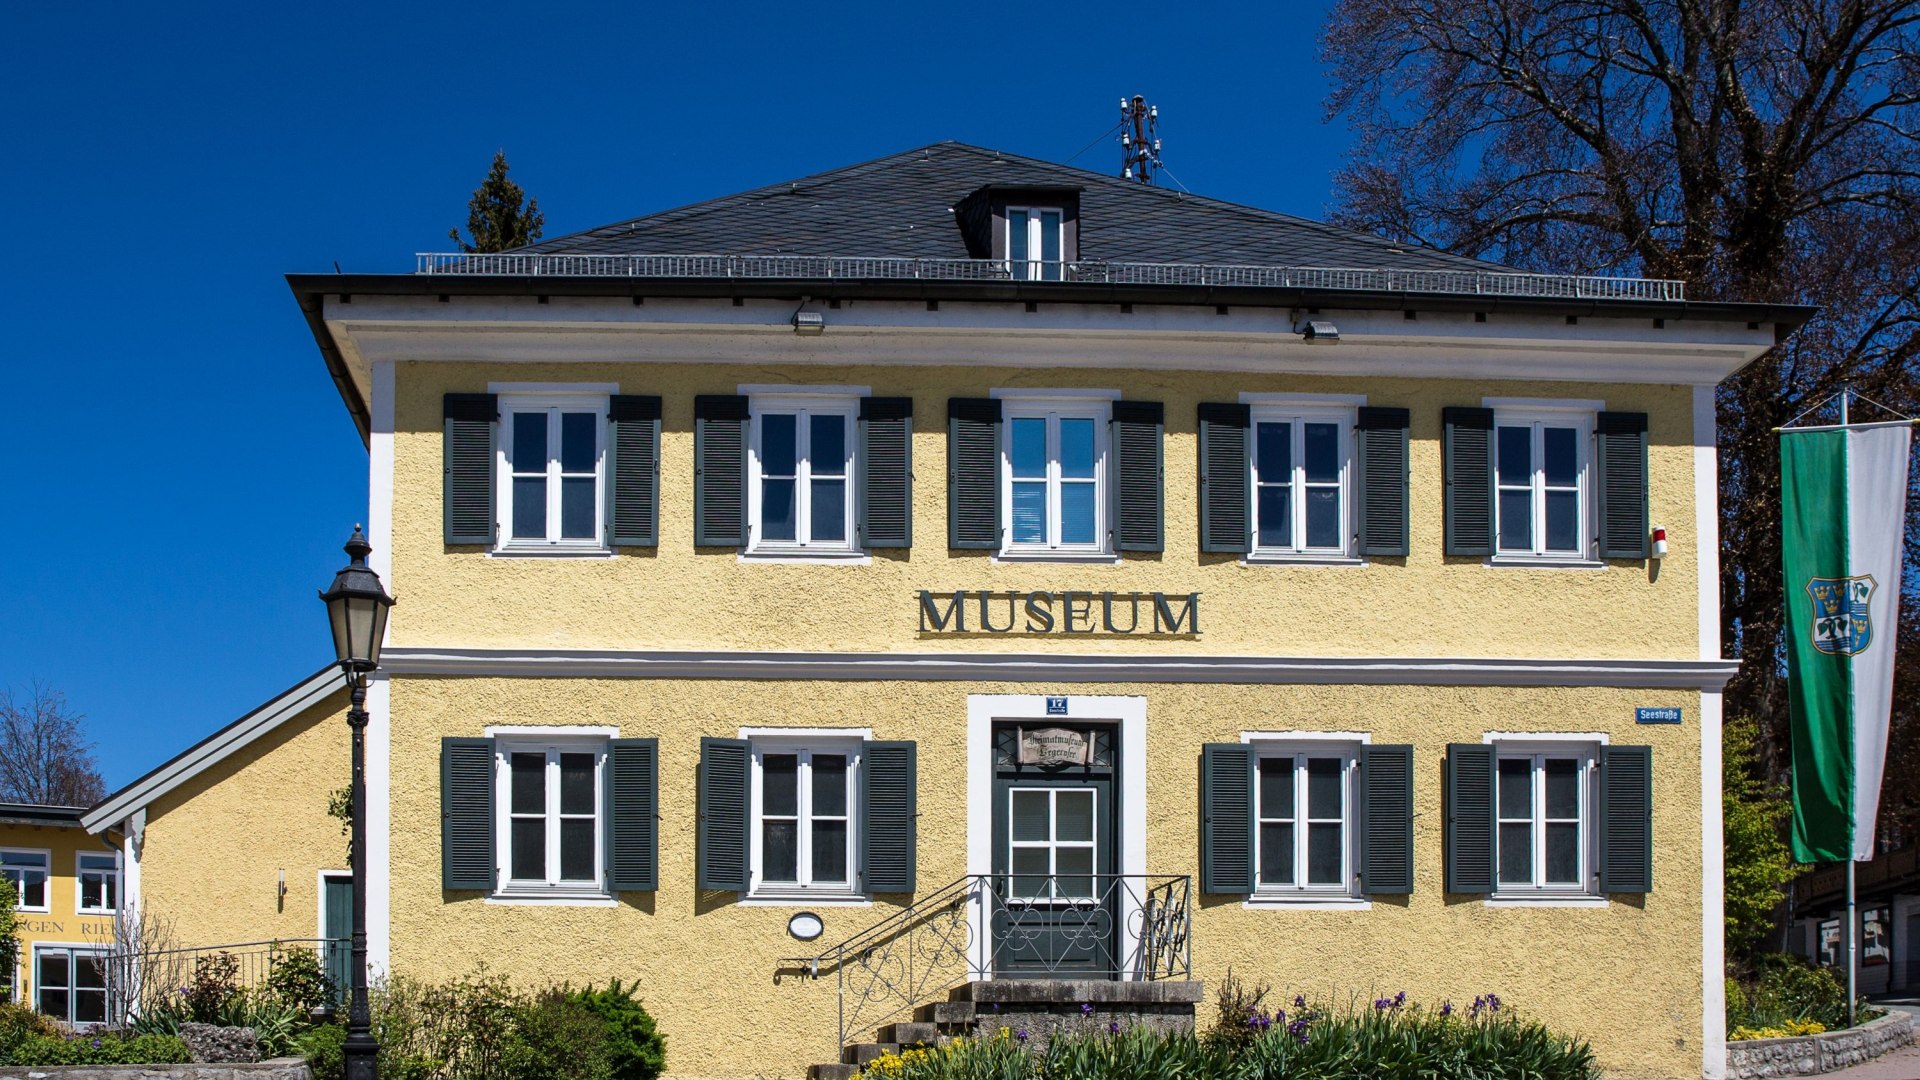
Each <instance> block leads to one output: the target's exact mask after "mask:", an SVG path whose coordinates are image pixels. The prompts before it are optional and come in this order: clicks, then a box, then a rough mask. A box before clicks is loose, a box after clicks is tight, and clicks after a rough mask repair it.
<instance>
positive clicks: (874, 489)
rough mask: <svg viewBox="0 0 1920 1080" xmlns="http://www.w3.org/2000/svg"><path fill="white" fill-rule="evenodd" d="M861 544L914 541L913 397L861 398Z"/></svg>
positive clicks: (910, 543) (881, 545) (897, 545)
mask: <svg viewBox="0 0 1920 1080" xmlns="http://www.w3.org/2000/svg"><path fill="white" fill-rule="evenodd" d="M859 472H860V515H859V518H860V546H861V547H866V548H904V547H912V546H913V399H912V398H904V397H901V398H880V397H869V398H861V399H860V461H859Z"/></svg>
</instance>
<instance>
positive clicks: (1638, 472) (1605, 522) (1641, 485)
mask: <svg viewBox="0 0 1920 1080" xmlns="http://www.w3.org/2000/svg"><path fill="white" fill-rule="evenodd" d="M1593 449H1594V454H1593V456H1594V460H1595V463H1596V464H1597V465H1598V466H1599V468H1598V469H1597V470H1596V471H1597V472H1598V474H1599V476H1598V482H1597V483H1595V484H1594V493H1595V499H1596V502H1597V504H1598V505H1597V506H1595V508H1594V509H1595V511H1596V514H1595V516H1596V517H1598V518H1599V520H1600V557H1601V558H1603V559H1644V558H1646V557H1647V543H1648V538H1649V535H1650V534H1651V533H1652V531H1653V530H1652V528H1651V526H1650V523H1649V522H1648V520H1647V518H1648V516H1649V514H1648V510H1647V414H1646V413H1625V412H1603V413H1601V414H1600V415H1599V416H1598V417H1596V418H1595V419H1594V426H1593Z"/></svg>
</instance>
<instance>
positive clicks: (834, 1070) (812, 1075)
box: [807, 1061, 860, 1080]
mask: <svg viewBox="0 0 1920 1080" xmlns="http://www.w3.org/2000/svg"><path fill="white" fill-rule="evenodd" d="M859 1071H860V1066H858V1065H843V1064H841V1063H839V1062H837V1061H836V1062H834V1063H833V1064H831V1065H815V1066H813V1067H811V1068H809V1069H808V1070H807V1077H808V1080H853V1077H854V1074H856V1073H858V1072H859Z"/></svg>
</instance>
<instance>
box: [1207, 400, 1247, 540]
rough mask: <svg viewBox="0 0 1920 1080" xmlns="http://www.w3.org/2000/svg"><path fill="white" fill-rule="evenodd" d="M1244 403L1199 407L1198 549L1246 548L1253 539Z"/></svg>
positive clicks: (1213, 404)
mask: <svg viewBox="0 0 1920 1080" xmlns="http://www.w3.org/2000/svg"><path fill="white" fill-rule="evenodd" d="M1252 424H1253V413H1252V410H1251V409H1249V408H1248V407H1247V406H1245V405H1225V404H1215V403H1211V402H1203V403H1202V404H1201V405H1200V550H1201V551H1229V552H1236V551H1237V552H1245V551H1246V550H1247V546H1248V545H1249V544H1250V543H1252V542H1253V524H1252V523H1253V459H1252V458H1250V457H1248V456H1247V433H1248V429H1249V428H1251V427H1252Z"/></svg>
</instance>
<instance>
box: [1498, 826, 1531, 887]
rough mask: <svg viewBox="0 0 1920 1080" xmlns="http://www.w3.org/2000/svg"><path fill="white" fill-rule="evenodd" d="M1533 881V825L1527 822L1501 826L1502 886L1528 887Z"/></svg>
mask: <svg viewBox="0 0 1920 1080" xmlns="http://www.w3.org/2000/svg"><path fill="white" fill-rule="evenodd" d="M1532 881H1533V824H1532V823H1531V822H1526V821H1518V822H1510V823H1505V824H1502V825H1501V826H1500V884H1502V885H1526V884H1529V883H1531V882H1532Z"/></svg>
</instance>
